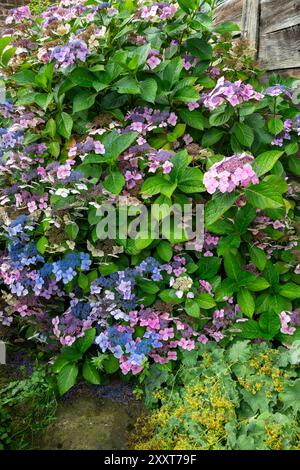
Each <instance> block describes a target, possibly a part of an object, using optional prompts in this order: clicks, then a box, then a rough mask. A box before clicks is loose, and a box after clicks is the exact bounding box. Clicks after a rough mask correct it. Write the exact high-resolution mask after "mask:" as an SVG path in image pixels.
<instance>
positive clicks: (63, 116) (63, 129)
mask: <svg viewBox="0 0 300 470" xmlns="http://www.w3.org/2000/svg"><path fill="white" fill-rule="evenodd" d="M56 128H57V132H58V133H59V135H61V136H62V137H65V138H66V139H69V138H70V137H71V133H72V128H73V119H72V117H71V116H70V114H67V113H64V112H62V113H59V114H58V115H57V117H56Z"/></svg>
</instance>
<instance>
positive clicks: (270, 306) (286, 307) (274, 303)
mask: <svg viewBox="0 0 300 470" xmlns="http://www.w3.org/2000/svg"><path fill="white" fill-rule="evenodd" d="M291 308H292V303H291V302H290V301H289V300H288V299H285V298H284V297H282V296H281V295H271V294H268V293H264V294H261V295H260V296H259V297H258V298H257V299H256V313H263V312H267V311H270V312H274V313H278V314H279V313H281V312H283V311H290V310H291Z"/></svg>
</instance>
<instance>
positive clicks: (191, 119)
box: [179, 108, 205, 131]
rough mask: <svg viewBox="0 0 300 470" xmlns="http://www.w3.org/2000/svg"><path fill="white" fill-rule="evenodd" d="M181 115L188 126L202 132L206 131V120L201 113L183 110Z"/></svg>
mask: <svg viewBox="0 0 300 470" xmlns="http://www.w3.org/2000/svg"><path fill="white" fill-rule="evenodd" d="M179 115H180V117H181V119H182V120H183V121H184V122H185V123H186V124H187V125H188V126H190V127H193V128H194V129H199V130H200V131H202V130H203V129H204V124H205V118H204V116H203V114H202V113H201V112H200V111H197V110H194V111H189V110H188V109H185V108H182V109H180V110H179Z"/></svg>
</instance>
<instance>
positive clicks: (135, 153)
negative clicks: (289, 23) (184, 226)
mask: <svg viewBox="0 0 300 470" xmlns="http://www.w3.org/2000/svg"><path fill="white" fill-rule="evenodd" d="M213 8H214V2H213V0H211V1H206V2H200V1H199V0H189V1H186V0H180V1H177V2H175V1H174V2H173V1H170V2H145V1H143V2H138V1H134V0H124V1H111V2H106V3H102V2H98V1H92V0H87V1H86V2H84V1H82V0H74V1H69V0H63V1H61V2H60V3H59V4H58V5H52V6H50V7H48V8H47V9H46V10H44V11H42V12H39V10H40V9H39V8H38V9H35V10H34V11H35V13H32V12H31V11H30V8H29V7H28V6H24V7H20V8H18V9H16V10H14V11H13V12H12V14H11V16H9V17H8V18H7V21H6V23H7V24H6V30H5V32H4V36H3V37H2V39H1V40H0V64H1V74H2V78H1V86H2V88H4V87H5V89H6V98H5V99H4V100H2V103H1V104H0V120H1V129H0V158H1V160H0V175H1V181H0V182H1V195H0V217H1V257H0V277H1V281H0V282H1V291H2V297H1V311H0V322H1V323H2V324H3V325H4V326H5V327H10V328H12V327H14V326H16V327H17V328H18V329H19V331H20V334H21V335H23V336H25V337H26V338H28V339H33V340H35V341H38V342H40V343H45V345H46V348H47V350H50V351H52V352H53V355H54V354H57V351H58V350H59V349H60V348H61V354H60V355H59V356H58V358H57V359H56V361H55V363H54V370H55V372H56V373H57V374H58V384H59V388H60V391H61V393H64V392H65V391H66V390H68V389H69V388H70V387H71V386H72V385H73V384H74V383H75V381H76V378H77V376H78V374H79V373H80V374H83V376H84V378H85V379H87V380H88V381H90V382H92V383H95V384H97V383H100V380H101V376H102V375H103V374H104V373H114V372H116V371H117V370H118V369H121V372H122V373H123V374H125V375H126V374H134V375H135V374H139V373H141V372H142V371H143V372H142V373H143V374H145V373H147V370H148V369H149V364H150V363H153V362H154V363H159V364H164V363H166V364H169V366H170V367H174V366H175V364H176V361H180V360H181V356H182V354H183V352H184V351H185V350H187V351H191V350H193V349H197V347H198V345H201V344H205V343H207V342H226V341H228V340H229V339H231V338H232V337H235V336H240V337H243V338H246V339H249V340H258V341H271V340H274V341H275V344H278V343H282V344H285V345H288V344H290V343H291V342H293V341H294V340H295V339H297V338H299V334H300V333H299V332H300V329H299V325H300V311H299V299H300V264H299V263H300V257H299V220H300V214H299V208H298V207H297V204H298V200H299V183H298V182H297V179H296V177H297V176H299V175H300V160H299V157H298V141H299V135H300V114H299V111H298V109H297V105H295V99H294V98H295V96H296V94H295V93H293V80H291V79H288V80H286V81H284V80H282V79H280V78H279V77H272V79H271V82H270V83H268V84H262V83H260V81H259V77H260V75H261V70H260V69H259V68H258V66H257V65H255V64H254V63H253V61H252V59H251V51H250V50H249V49H247V47H246V46H245V44H244V43H242V44H240V43H238V42H233V41H232V35H233V33H234V32H236V31H237V30H238V27H237V26H236V25H234V24H233V23H230V22H227V23H224V24H221V25H218V26H213V24H212V12H213ZM37 11H38V13H37ZM106 202H110V203H112V204H116V206H117V207H118V210H119V211H122V210H128V209H129V208H134V207H135V206H137V205H139V204H141V203H143V204H144V205H146V206H148V207H152V205H153V204H161V205H162V206H163V207H164V211H163V212H160V213H158V214H156V219H157V223H158V225H159V227H160V230H161V233H160V239H153V238H151V237H150V236H149V237H148V238H146V239H145V238H143V239H127V240H124V239H123V238H122V237H121V236H120V232H121V231H122V227H119V228H118V229H119V232H118V233H117V234H116V236H115V238H114V239H113V240H100V239H99V236H98V232H97V224H98V223H99V222H100V221H101V215H99V211H98V209H99V208H100V207H101V205H103V204H104V203H106ZM191 202H192V203H194V204H196V203H197V204H203V205H204V206H205V232H204V241H203V243H196V244H195V248H194V250H188V251H186V249H185V242H186V241H191V242H192V241H193V240H187V237H186V234H185V233H183V235H182V238H180V239H178V238H176V237H175V236H174V233H173V234H172V233H171V234H168V237H166V236H165V234H164V233H163V224H162V221H163V219H164V218H165V217H167V216H169V215H170V213H169V210H168V208H169V207H170V206H171V205H172V204H173V203H176V204H179V205H180V206H181V205H184V204H187V203H191ZM8 329H9V328H8ZM78 365H80V369H79V366H78Z"/></svg>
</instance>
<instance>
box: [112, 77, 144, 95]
mask: <svg viewBox="0 0 300 470" xmlns="http://www.w3.org/2000/svg"><path fill="white" fill-rule="evenodd" d="M114 87H115V88H116V89H117V91H118V93H121V94H123V93H124V94H129V95H137V94H139V93H140V92H141V88H140V85H139V83H138V81H137V80H136V78H134V77H130V76H127V77H123V78H121V79H120V80H119V81H117V82H116V83H115V85H114Z"/></svg>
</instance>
